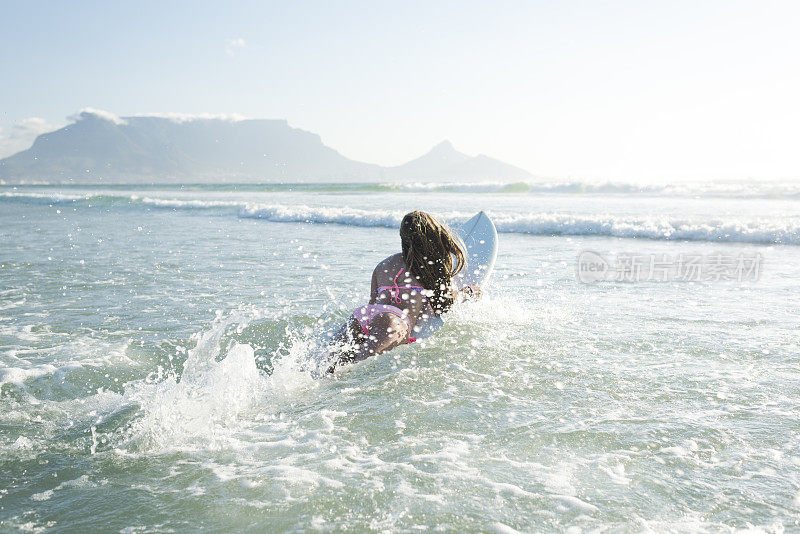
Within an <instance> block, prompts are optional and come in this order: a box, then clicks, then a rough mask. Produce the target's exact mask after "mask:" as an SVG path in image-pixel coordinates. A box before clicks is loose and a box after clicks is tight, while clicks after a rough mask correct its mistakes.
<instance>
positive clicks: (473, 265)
mask: <svg viewBox="0 0 800 534" xmlns="http://www.w3.org/2000/svg"><path fill="white" fill-rule="evenodd" d="M453 231H454V232H455V233H456V234H458V236H459V237H461V240H462V241H464V245H465V246H466V252H467V254H466V259H467V265H466V267H464V269H462V270H461V272H460V273H459V274H457V275H456V276H455V277H454V280H453V282H454V283H455V285H456V287H457V288H458V289H461V288H463V287H466V286H469V285H473V284H477V285H479V286H480V287H481V289H485V288H486V285H487V283H488V282H489V278H490V276H491V274H492V271H493V270H494V262H495V260H496V259H497V228H495V226H494V223H493V222H492V220H491V219H490V218H489V216H488V215H486V213H484V212H482V211H481V212H479V213H478V214H477V215H475V216H474V217H472V218H471V219H470V220H468V221H467V222H465V223H464V224H461V225H459V226H457V227H455V228H453ZM443 324H444V320H443V319H442V317H441V316H439V315H433V316H430V317H428V318H427V319H423V318H422V317H420V319H419V320H418V321H417V324H416V325H415V326H414V335H415V336H416V337H417V338H426V337H430V336H432V335H433V334H434V333H435V332H436V331H437V330H439V328H441V327H442V325H443Z"/></svg>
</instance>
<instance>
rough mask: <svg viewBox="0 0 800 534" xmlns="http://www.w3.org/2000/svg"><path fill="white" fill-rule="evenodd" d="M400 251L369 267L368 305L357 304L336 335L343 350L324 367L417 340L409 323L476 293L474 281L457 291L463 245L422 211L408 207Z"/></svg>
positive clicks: (446, 308)
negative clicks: (455, 282) (333, 360)
mask: <svg viewBox="0 0 800 534" xmlns="http://www.w3.org/2000/svg"><path fill="white" fill-rule="evenodd" d="M400 244H401V246H402V253H400V254H394V255H392V256H389V257H388V258H386V259H385V260H383V261H382V262H380V263H379V264H378V266H377V267H375V270H374V271H373V272H372V289H371V292H370V299H369V304H367V305H366V306H362V307H360V308H357V309H356V310H355V311H354V312H353V314H352V315H351V316H350V317H349V318H348V320H347V322H346V323H345V324H344V325H343V326H342V327H341V329H340V330H339V332H338V333H337V334H336V337H335V340H336V342H337V343H338V344H340V345H341V346H342V347H343V349H342V350H340V351H339V354H338V360H337V361H336V362H335V363H334V364H333V365H332V366H331V367H330V369H328V372H333V370H334V368H335V367H336V366H337V365H339V364H341V363H345V362H357V361H361V360H363V359H365V358H367V357H368V356H372V355H374V354H380V353H382V352H386V351H387V350H390V349H393V348H394V347H396V346H398V345H402V344H404V343H413V342H414V341H416V338H415V337H414V336H413V334H414V326H415V325H416V324H417V321H418V320H419V319H420V318H427V317H428V315H429V314H436V315H440V314H442V313H444V312H446V311H447V310H449V309H450V307H451V306H452V305H453V304H454V303H455V301H456V299H457V298H460V297H464V296H467V295H468V296H470V297H471V296H473V295H479V294H480V293H479V289H478V288H477V286H471V287H469V288H465V290H464V291H463V292H462V293H461V295H459V292H458V291H456V290H455V289H454V287H453V283H452V282H453V277H454V276H455V275H456V274H458V273H459V272H460V271H461V269H463V268H464V267H465V265H466V259H465V251H464V245H463V243H462V242H461V239H459V237H458V236H456V235H455V234H454V233H452V232H451V231H450V230H449V229H448V228H447V227H446V226H444V225H443V224H442V223H440V222H439V221H437V220H436V219H434V218H433V217H432V216H431V215H429V214H428V213H425V212H424V211H412V212H411V213H409V214H407V215H406V216H405V217H403V221H402V222H401V223H400Z"/></svg>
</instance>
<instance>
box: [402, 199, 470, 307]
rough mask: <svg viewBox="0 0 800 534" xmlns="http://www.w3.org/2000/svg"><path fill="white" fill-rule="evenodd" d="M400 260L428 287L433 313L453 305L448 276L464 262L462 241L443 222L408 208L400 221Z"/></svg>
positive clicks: (449, 277)
mask: <svg viewBox="0 0 800 534" xmlns="http://www.w3.org/2000/svg"><path fill="white" fill-rule="evenodd" d="M400 242H401V244H402V247H403V261H405V263H406V266H407V267H408V269H409V270H410V271H411V273H412V274H414V275H415V276H416V277H417V278H419V280H420V281H421V282H422V287H424V288H425V289H427V290H429V291H431V292H432V293H433V295H431V296H428V302H430V304H431V306H432V307H433V311H435V312H436V313H437V314H439V313H443V312H446V311H447V310H449V309H450V307H451V306H452V305H453V302H454V300H455V295H454V294H453V288H452V279H453V276H455V275H456V274H458V273H459V272H460V271H461V269H463V268H464V267H465V266H466V264H467V261H466V253H465V249H464V243H462V241H461V239H460V238H459V237H458V236H457V235H456V234H454V233H453V232H452V231H451V230H450V229H449V228H447V226H445V225H443V224H442V223H440V222H439V221H437V220H436V219H435V218H433V217H432V216H431V215H430V214H428V213H425V212H424V211H412V212H411V213H409V214H407V215H406V216H405V217H403V222H401V223H400Z"/></svg>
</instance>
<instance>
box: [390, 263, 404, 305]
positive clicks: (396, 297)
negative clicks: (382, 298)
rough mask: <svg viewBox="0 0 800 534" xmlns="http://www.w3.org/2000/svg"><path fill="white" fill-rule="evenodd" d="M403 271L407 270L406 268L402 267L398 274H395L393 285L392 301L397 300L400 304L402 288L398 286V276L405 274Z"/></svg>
mask: <svg viewBox="0 0 800 534" xmlns="http://www.w3.org/2000/svg"><path fill="white" fill-rule="evenodd" d="M403 271H405V269H404V268H403V269H400V270H399V271H397V274H396V275H394V286H392V296H391V299H392V302H395V303H397V304H400V288H399V287H398V286H397V277H398V276H400V275H401V274H403Z"/></svg>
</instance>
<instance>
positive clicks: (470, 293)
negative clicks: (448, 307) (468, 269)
mask: <svg viewBox="0 0 800 534" xmlns="http://www.w3.org/2000/svg"><path fill="white" fill-rule="evenodd" d="M456 295H457V300H458V302H464V301H465V300H478V299H480V298H481V297H482V296H483V291H481V288H480V286H478V284H472V285H470V286H466V287H462V288H461V289H459V290H458V292H457V293H456Z"/></svg>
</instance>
